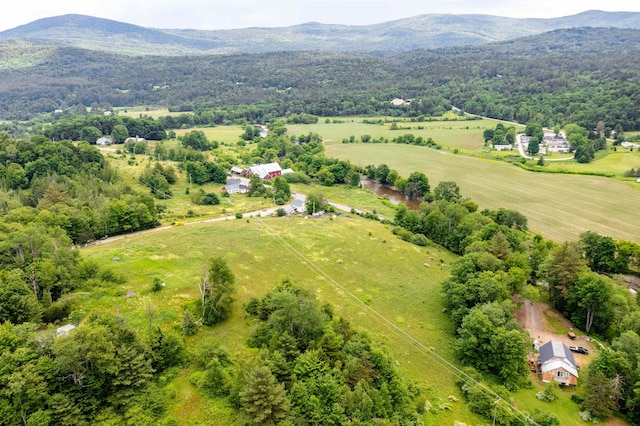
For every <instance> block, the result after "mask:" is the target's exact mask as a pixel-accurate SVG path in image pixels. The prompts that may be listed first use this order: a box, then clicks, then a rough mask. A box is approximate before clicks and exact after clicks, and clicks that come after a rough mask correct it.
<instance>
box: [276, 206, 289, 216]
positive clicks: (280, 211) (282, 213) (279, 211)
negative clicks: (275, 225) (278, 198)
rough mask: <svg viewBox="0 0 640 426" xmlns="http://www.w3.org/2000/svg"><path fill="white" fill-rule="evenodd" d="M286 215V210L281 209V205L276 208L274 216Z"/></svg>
mask: <svg viewBox="0 0 640 426" xmlns="http://www.w3.org/2000/svg"><path fill="white" fill-rule="evenodd" d="M286 215H287V211H286V210H285V209H283V208H282V207H280V208H279V209H278V210H276V216H278V217H284V216H286Z"/></svg>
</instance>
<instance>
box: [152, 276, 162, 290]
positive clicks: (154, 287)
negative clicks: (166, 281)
mask: <svg viewBox="0 0 640 426" xmlns="http://www.w3.org/2000/svg"><path fill="white" fill-rule="evenodd" d="M162 287H163V284H162V280H161V279H160V278H158V277H155V278H154V279H153V284H151V291H160V290H162Z"/></svg>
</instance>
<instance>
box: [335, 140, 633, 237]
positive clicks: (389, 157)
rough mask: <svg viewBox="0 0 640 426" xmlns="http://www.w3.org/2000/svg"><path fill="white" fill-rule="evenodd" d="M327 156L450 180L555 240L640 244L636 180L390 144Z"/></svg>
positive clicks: (339, 149)
mask: <svg viewBox="0 0 640 426" xmlns="http://www.w3.org/2000/svg"><path fill="white" fill-rule="evenodd" d="M327 156H329V157H336V158H340V159H344V160H349V161H351V162H353V163H355V164H358V165H361V166H365V165H367V164H381V163H385V164H387V165H388V166H389V167H391V168H392V169H396V170H398V172H399V173H400V174H401V175H402V176H405V177H407V176H408V175H409V174H410V173H411V172H413V171H421V172H423V173H425V174H426V175H427V177H428V178H429V181H430V183H431V186H432V187H435V185H437V184H438V182H440V181H443V180H453V181H455V182H457V183H458V185H459V186H460V190H461V192H462V194H463V195H464V196H467V197H470V198H472V199H473V200H474V201H476V202H477V203H478V204H479V205H480V209H485V208H488V209H497V208H499V207H505V208H510V209H515V210H518V211H520V212H521V213H523V214H524V215H526V216H527V218H528V219H529V228H530V229H531V230H532V231H533V232H536V233H540V234H541V235H543V236H544V237H546V238H549V239H551V240H554V241H565V240H577V239H578V236H579V235H580V233H582V232H584V231H586V230H592V231H595V232H598V233H600V234H603V235H608V236H611V237H613V238H616V239H624V240H629V241H634V242H636V243H640V223H639V222H638V220H637V218H638V212H640V185H638V184H636V183H635V182H631V183H629V182H620V181H617V180H614V179H608V178H603V177H595V176H577V175H562V174H545V173H532V172H527V171H525V170H522V169H520V168H517V167H515V166H513V165H510V164H507V163H501V162H496V161H491V160H483V159H479V158H472V157H468V156H462V155H455V154H452V153H450V152H445V151H439V150H434V149H429V148H424V147H417V146H405V145H395V144H388V145H384V144H383V145H372V144H338V145H331V146H327Z"/></svg>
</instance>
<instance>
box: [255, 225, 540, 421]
mask: <svg viewBox="0 0 640 426" xmlns="http://www.w3.org/2000/svg"><path fill="white" fill-rule="evenodd" d="M257 222H258V223H260V224H261V225H262V226H263V227H264V228H265V229H266V230H267V231H268V232H269V234H270V235H271V237H273V238H274V239H275V240H277V241H278V242H280V243H281V244H282V245H283V246H284V247H285V249H286V250H287V251H289V253H291V254H292V255H294V256H296V257H298V258H300V259H301V260H303V261H305V262H306V264H307V265H308V266H309V268H310V269H312V270H314V271H315V272H317V273H319V274H320V275H322V276H323V277H325V278H326V279H327V280H328V282H329V284H330V285H332V286H333V287H334V288H337V289H339V290H341V291H342V292H343V293H344V294H345V295H347V296H348V299H349V300H350V301H351V302H352V303H354V304H356V305H358V306H359V307H361V308H363V309H364V310H366V311H367V312H368V313H370V314H371V315H373V317H374V318H376V320H378V322H380V323H381V324H382V325H383V326H385V327H386V328H387V329H388V330H390V331H391V332H392V333H394V334H395V335H396V336H397V337H399V338H401V339H402V340H404V341H405V343H407V344H409V345H410V346H411V347H413V348H414V349H416V350H418V351H419V352H421V353H423V354H424V355H427V356H429V357H430V358H431V359H432V360H433V361H435V362H436V363H438V364H439V365H440V366H441V367H443V368H444V369H446V370H448V371H450V372H451V373H452V374H453V375H454V376H455V377H457V378H460V379H463V380H464V381H465V382H467V383H472V384H474V385H477V386H478V387H479V388H480V390H481V391H482V392H483V393H484V394H485V395H489V396H491V397H492V398H496V410H497V405H498V403H499V402H500V401H503V402H505V403H507V405H508V407H509V408H510V409H511V410H513V411H514V412H515V413H517V415H519V416H521V418H520V419H519V420H521V421H523V423H524V424H527V425H538V423H536V422H534V421H533V420H532V419H531V418H530V417H529V416H528V415H527V414H525V413H524V412H522V411H520V410H518V409H517V408H515V407H514V406H513V405H512V404H510V403H509V401H506V400H505V399H504V398H502V396H500V395H499V394H498V393H496V392H495V391H494V390H492V389H491V388H488V387H487V386H486V385H484V384H483V383H481V382H479V381H477V380H476V379H474V378H473V377H471V376H469V375H468V374H467V373H465V372H464V371H462V370H461V369H459V368H458V367H456V366H455V365H453V364H452V363H451V362H449V361H447V360H446V359H445V358H443V357H442V356H440V355H438V354H437V353H436V352H435V351H434V350H433V349H431V348H428V347H427V346H425V345H424V344H423V343H422V342H420V341H419V340H418V339H416V338H415V337H413V336H412V335H410V334H409V333H407V332H406V331H404V330H403V329H401V328H400V327H398V326H397V325H396V324H395V323H393V322H392V321H390V320H389V319H387V318H386V317H385V316H384V315H382V314H380V313H379V312H378V311H376V310H375V309H373V308H372V307H371V306H369V305H367V304H366V303H364V302H363V301H362V300H360V299H359V298H358V297H357V296H356V295H355V294H353V293H352V292H351V291H349V290H348V289H347V288H346V287H345V286H343V285H342V284H340V283H339V282H338V281H336V280H335V279H334V278H333V277H331V276H330V275H329V274H327V273H326V272H325V271H324V270H322V269H321V268H320V267H319V266H317V265H316V264H315V263H313V262H312V261H311V259H309V258H308V257H306V256H305V255H304V254H302V253H300V252H299V251H298V250H297V249H296V248H295V247H293V246H292V245H291V243H289V242H288V241H287V240H285V239H284V238H283V237H282V236H281V235H280V234H279V233H278V232H277V231H276V230H274V229H273V228H272V227H270V226H269V225H268V224H267V223H266V222H265V221H264V220H262V219H261V218H258V220H257ZM516 417H517V416H516Z"/></svg>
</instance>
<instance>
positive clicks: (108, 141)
mask: <svg viewBox="0 0 640 426" xmlns="http://www.w3.org/2000/svg"><path fill="white" fill-rule="evenodd" d="M112 143H113V139H111V138H107V137H102V138H100V139H98V140H97V141H96V145H101V146H104V145H111V144H112Z"/></svg>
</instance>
